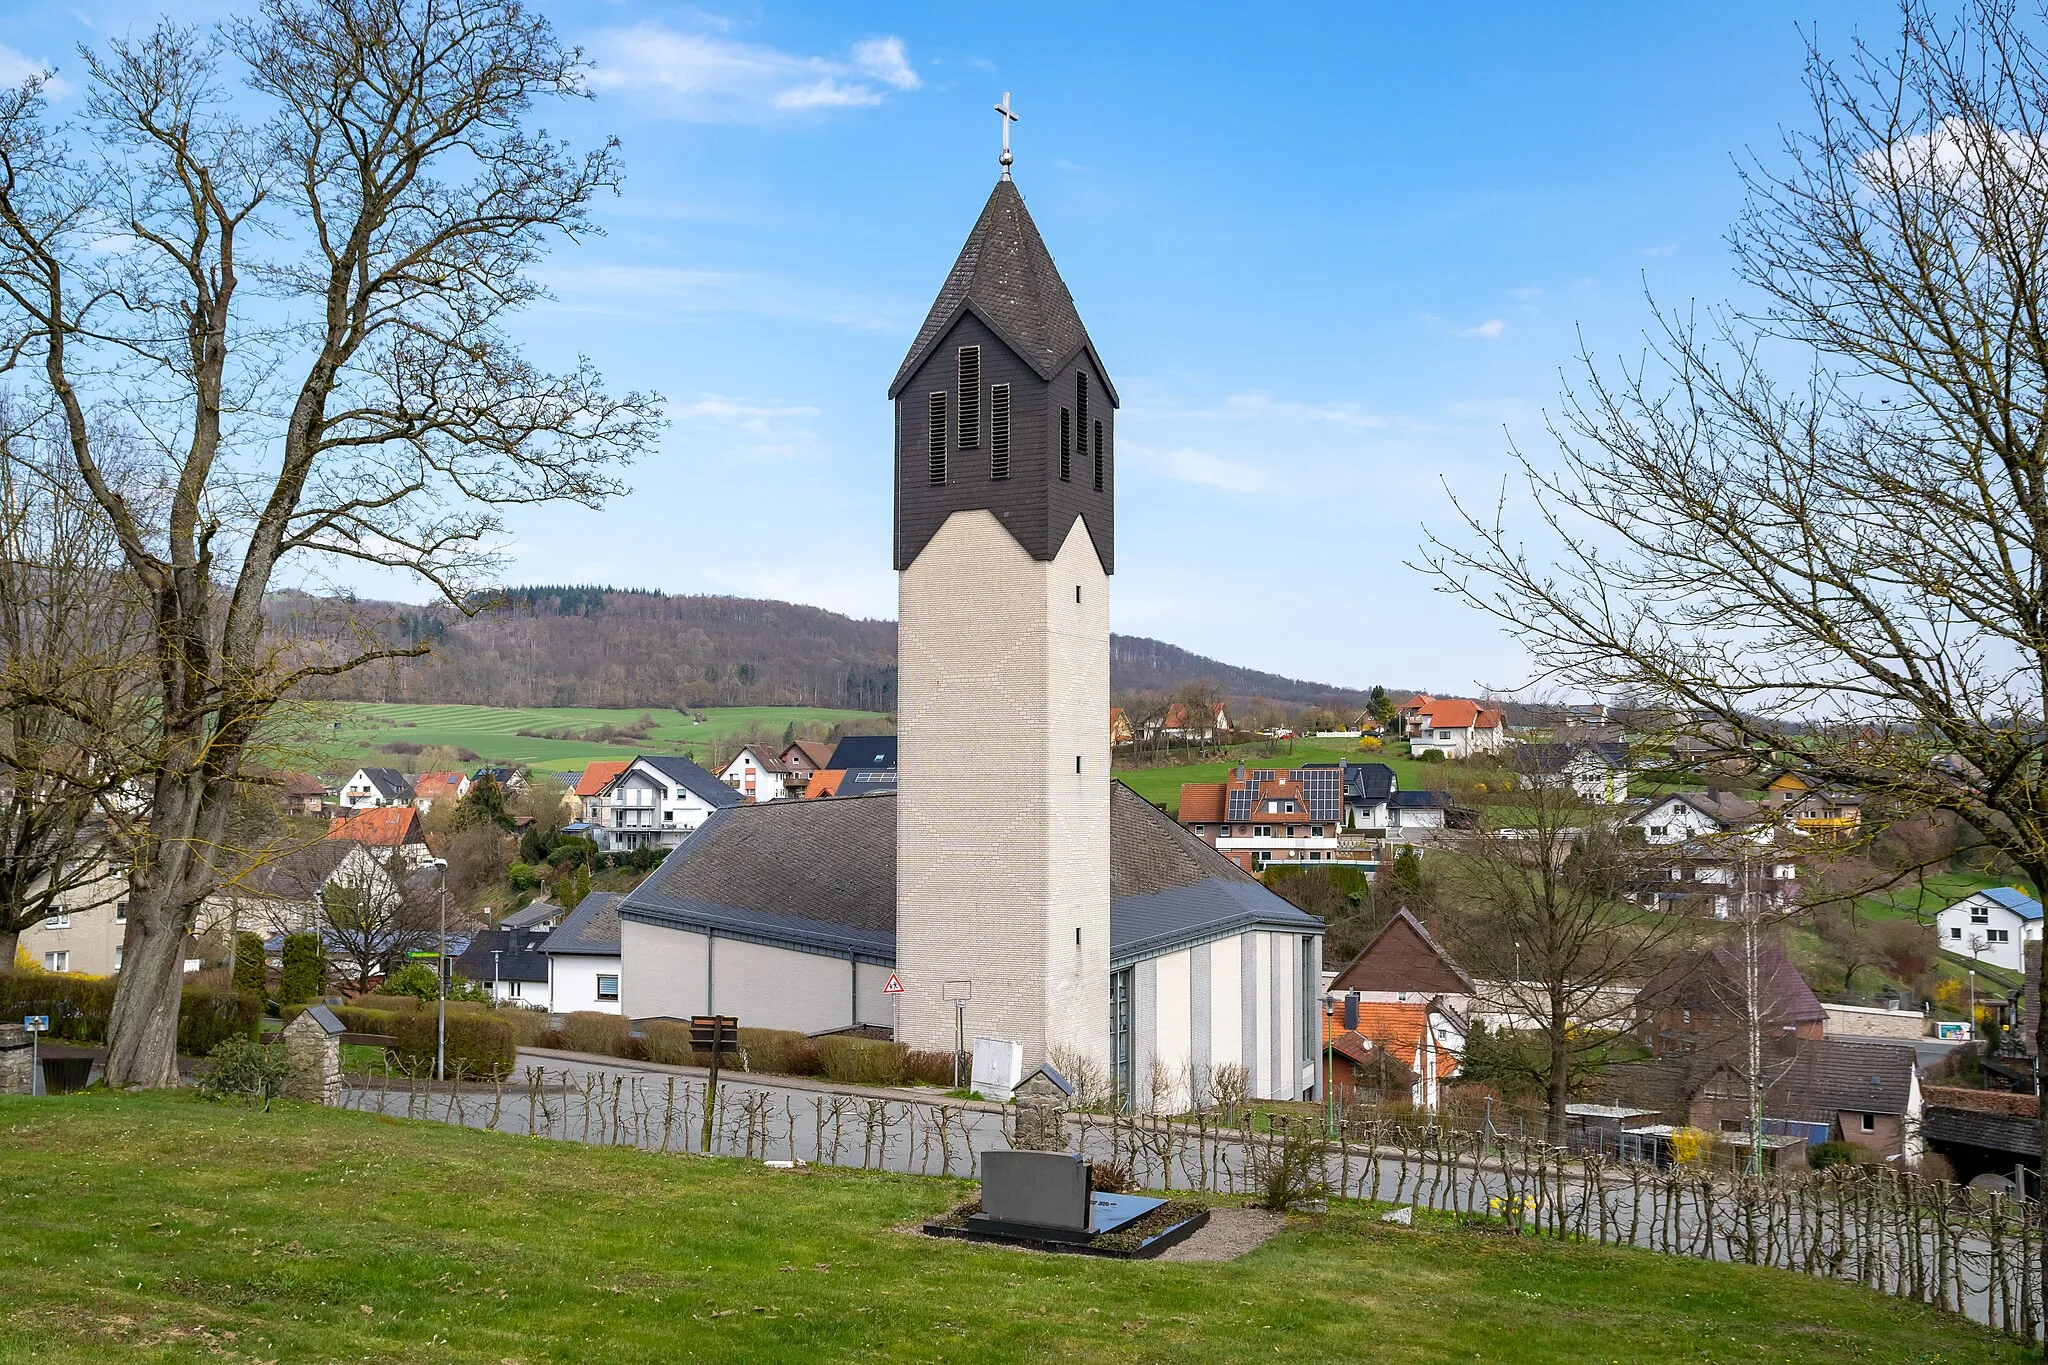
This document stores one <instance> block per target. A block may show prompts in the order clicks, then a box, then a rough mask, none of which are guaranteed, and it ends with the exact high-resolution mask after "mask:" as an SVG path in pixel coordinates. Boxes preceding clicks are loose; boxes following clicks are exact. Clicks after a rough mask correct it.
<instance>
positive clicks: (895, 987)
mask: <svg viewBox="0 0 2048 1365" xmlns="http://www.w3.org/2000/svg"><path fill="white" fill-rule="evenodd" d="M882 994H884V995H901V994H903V983H902V982H901V981H899V980H897V979H896V973H894V972H891V973H889V980H888V983H887V984H886V985H884V986H883V987H882Z"/></svg>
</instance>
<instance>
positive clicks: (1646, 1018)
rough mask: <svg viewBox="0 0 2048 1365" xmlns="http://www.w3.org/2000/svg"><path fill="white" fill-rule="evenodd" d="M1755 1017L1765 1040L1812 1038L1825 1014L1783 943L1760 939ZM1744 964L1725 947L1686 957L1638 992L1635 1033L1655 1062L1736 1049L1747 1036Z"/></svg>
mask: <svg viewBox="0 0 2048 1365" xmlns="http://www.w3.org/2000/svg"><path fill="white" fill-rule="evenodd" d="M1755 967H1756V971H1755V975H1756V982H1757V984H1756V1013H1757V1018H1758V1021H1759V1025H1760V1027H1761V1028H1762V1029H1763V1031H1764V1033H1765V1035H1766V1036H1769V1037H1773V1038H1776V1037H1785V1038H1804V1039H1815V1038H1820V1037H1823V1036H1824V1035H1825V1034H1826V1032H1827V1011H1826V1010H1825V1009H1823V1008H1822V1007H1821V1003H1820V1000H1819V998H1818V997H1817V996H1815V995H1814V993H1813V988H1812V987H1811V986H1808V985H1807V984H1806V978H1805V977H1803V976H1801V975H1800V974H1799V969H1798V968H1797V967H1795V966H1793V965H1792V959H1791V958H1790V957H1788V956H1786V954H1785V949H1784V946H1783V945H1782V944H1779V943H1776V942H1773V941H1771V940H1769V939H1762V940H1759V941H1758V943H1757V948H1756V963H1755ZM1749 976H1750V972H1749V964H1748V961H1747V959H1746V958H1745V957H1744V955H1743V951H1742V946H1741V944H1740V942H1738V941H1734V940H1731V941H1729V942H1725V943H1718V944H1715V945H1714V946H1712V947H1709V948H1702V949H1699V950H1697V951H1694V952H1690V953H1686V954H1684V955H1683V956H1681V957H1680V958H1678V960H1677V961H1675V962H1673V963H1672V964H1671V965H1670V966H1668V967H1666V968H1665V969H1664V970H1663V971H1660V972H1658V973H1657V974H1656V975H1655V976H1653V977H1651V978H1650V979H1649V980H1648V981H1646V982H1644V983H1643V986H1642V988H1641V989H1640V990H1639V991H1637V992H1636V1000H1635V1009H1634V1015H1635V1033H1636V1037H1637V1039H1638V1040H1639V1041H1640V1042H1641V1043H1642V1044H1643V1046H1645V1047H1647V1048H1649V1049H1650V1050H1651V1051H1652V1052H1655V1053H1657V1054H1659V1055H1660V1056H1661V1055H1663V1054H1665V1053H1670V1052H1696V1051H1700V1050H1702V1049H1705V1050H1708V1051H1711V1050H1713V1049H1714V1048H1717V1047H1722V1046H1735V1045H1737V1044H1739V1043H1741V1042H1742V1041H1743V1040H1744V1039H1746V1038H1747V1036H1748V1027H1749V1025H1748V1016H1749V1000H1750V992H1749V989H1748V986H1747V982H1748V979H1749Z"/></svg>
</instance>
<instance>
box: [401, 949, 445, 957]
mask: <svg viewBox="0 0 2048 1365" xmlns="http://www.w3.org/2000/svg"><path fill="white" fill-rule="evenodd" d="M406 956H407V957H439V956H440V954H439V953H430V952H427V951H425V950H424V949H420V948H414V949H412V950H411V951H410V952H408V953H407V954H406Z"/></svg>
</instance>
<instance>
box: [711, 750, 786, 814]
mask: <svg viewBox="0 0 2048 1365" xmlns="http://www.w3.org/2000/svg"><path fill="white" fill-rule="evenodd" d="M790 777H791V774H790V771H789V768H788V766H787V765H786V764H784V763H783V761H782V756H781V755H780V754H779V753H777V752H775V751H774V750H773V749H772V748H770V747H769V746H766V745H756V744H749V745H747V746H746V747H745V748H743V749H741V750H740V751H739V752H738V753H737V754H734V755H733V758H732V762H730V763H728V764H726V765H725V766H724V767H723V768H721V769H719V772H718V780H719V781H721V782H723V783H725V785H726V786H728V787H731V788H732V789H733V790H734V791H736V792H738V793H739V794H740V795H741V796H743V797H745V798H746V799H747V800H749V801H781V800H783V799H785V798H786V797H788V796H790V795H791V794H792V793H791V790H790V788H791V784H790V781H789V779H790Z"/></svg>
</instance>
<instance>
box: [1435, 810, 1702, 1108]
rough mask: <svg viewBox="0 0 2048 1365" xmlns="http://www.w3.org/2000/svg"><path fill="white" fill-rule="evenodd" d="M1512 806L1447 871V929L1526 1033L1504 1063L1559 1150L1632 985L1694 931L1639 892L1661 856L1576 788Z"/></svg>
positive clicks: (1458, 951) (1504, 1052)
mask: <svg viewBox="0 0 2048 1365" xmlns="http://www.w3.org/2000/svg"><path fill="white" fill-rule="evenodd" d="M1517 799H1518V802H1519V803H1520V804H1518V805H1517V806H1516V807H1515V808H1514V820H1513V824H1512V826H1510V827H1493V826H1489V827H1488V828H1486V829H1483V830H1480V831H1478V832H1476V833H1474V834H1472V835H1470V836H1467V837H1466V838H1464V839H1463V840H1461V841H1460V843H1459V845H1458V847H1457V850H1456V856H1455V858H1454V859H1450V860H1447V861H1448V862H1450V863H1451V868H1452V870H1451V871H1450V872H1447V873H1445V874H1443V875H1445V876H1447V877H1453V878H1455V880H1454V881H1453V882H1452V883H1451V884H1450V885H1448V886H1446V887H1445V888H1444V889H1443V890H1442V891H1441V892H1440V894H1439V897H1438V904H1439V906H1440V907H1441V909H1440V910H1439V923H1440V925H1441V926H1442V927H1443V929H1444V930H1445V932H1446V936H1447V937H1448V938H1449V939H1450V940H1451V942H1452V945H1453V949H1452V951H1453V954H1454V955H1455V956H1456V957H1457V958H1458V960H1459V961H1460V962H1461V963H1462V964H1463V965H1464V966H1465V968H1466V969H1467V970H1468V971H1470V972H1471V973H1472V974H1473V976H1475V977H1477V978H1479V979H1480V980H1481V981H1482V983H1484V984H1483V986H1482V989H1483V990H1485V991H1486V992H1487V994H1488V997H1489V1003H1491V1004H1493V1005H1494V1006H1495V1007H1496V1008H1499V1009H1501V1010H1502V1011H1504V1012H1505V1013H1507V1014H1509V1015H1511V1016H1514V1017H1516V1018H1519V1019H1522V1020H1527V1021H1529V1025H1530V1026H1529V1027H1526V1028H1525V1029H1523V1030H1522V1032H1523V1033H1524V1035H1525V1041H1526V1042H1527V1043H1528V1044H1530V1046H1511V1045H1505V1044H1504V1045H1503V1046H1502V1047H1501V1048H1498V1049H1495V1052H1496V1054H1497V1055H1498V1058H1499V1059H1500V1061H1501V1063H1502V1064H1504V1065H1512V1066H1514V1067H1516V1068H1517V1069H1519V1070H1520V1071H1522V1072H1524V1073H1525V1075H1524V1077H1523V1079H1525V1080H1527V1081H1528V1082H1530V1083H1531V1084H1532V1085H1534V1086H1535V1087H1536V1088H1538V1089H1540V1090H1541V1091H1542V1094H1543V1096H1544V1107H1545V1110H1546V1112H1547V1114H1548V1118H1549V1123H1550V1128H1551V1132H1552V1134H1553V1136H1554V1138H1555V1140H1556V1141H1559V1142H1562V1141H1563V1140H1564V1118H1565V1106H1566V1104H1568V1103H1569V1102H1570V1099H1571V1093H1572V1087H1573V1086H1574V1084H1576V1083H1577V1082H1578V1081H1579V1080H1580V1079H1582V1078H1583V1077H1585V1076H1586V1075H1588V1074H1589V1073H1590V1072H1591V1071H1592V1070H1594V1069H1596V1068H1597V1067H1598V1066H1599V1065H1600V1063H1601V1060H1602V1055H1603V1054H1604V1053H1605V1052H1606V1050H1607V1049H1608V1048H1609V1047H1610V1046H1611V1045H1612V1042H1613V1035H1614V1034H1615V1033H1617V1032H1619V1031H1620V1030H1621V1029H1622V1028H1624V1027H1625V1021H1626V1020H1627V1019H1628V1017H1629V1015H1630V1011H1631V1009H1632V1005H1633V998H1632V997H1633V993H1632V991H1631V990H1630V989H1628V987H1630V986H1632V985H1633V984H1635V983H1638V982H1640V981H1641V980H1642V979H1643V978H1644V977H1646V976H1648V975H1649V974H1650V973H1651V972H1652V971H1654V970H1655V969H1656V968H1657V967H1659V966H1661V965H1662V964H1663V962H1664V960H1665V958H1666V957H1667V955H1668V954H1669V952H1670V950H1671V949H1672V948H1673V947H1674V946H1675V945H1676V943H1677V941H1678V940H1679V939H1680V938H1681V937H1682V936H1683V935H1684V934H1685V932H1686V929H1687V920H1686V918H1685V917H1684V916H1683V915H1678V914H1670V913H1661V912H1659V911H1658V910H1657V908H1656V906H1655V902H1654V901H1653V900H1652V899H1651V898H1650V897H1648V896H1646V895H1645V894H1644V891H1645V888H1646V886H1648V885H1650V884H1652V883H1654V882H1656V881H1657V880H1659V878H1660V876H1661V874H1662V872H1663V870H1664V868H1665V867H1666V866H1667V864H1668V862H1669V859H1668V857H1667V856H1666V855H1665V853H1664V852H1663V851H1662V850H1660V849H1658V848H1655V847H1653V846H1649V845H1646V844H1643V843H1642V842H1640V841H1639V840H1636V839H1632V838H1629V837H1626V836H1625V835H1624V833H1623V832H1622V831H1620V830H1618V829H1617V828H1616V827H1615V826H1614V824H1613V823H1612V822H1611V821H1610V820H1607V819H1604V818H1600V815H1599V812H1598V811H1597V810H1596V809H1595V808H1594V807H1593V806H1591V805H1589V804H1588V803H1587V802H1586V801H1585V800H1584V799H1582V798H1581V797H1580V796H1579V795H1578V794H1577V793H1576V792H1574V791H1573V790H1572V789H1571V786H1570V784H1569V783H1567V782H1556V783H1549V784H1545V785H1537V786H1532V787H1529V788H1527V789H1526V790H1524V791H1522V792H1520V793H1518V794H1517Z"/></svg>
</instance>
